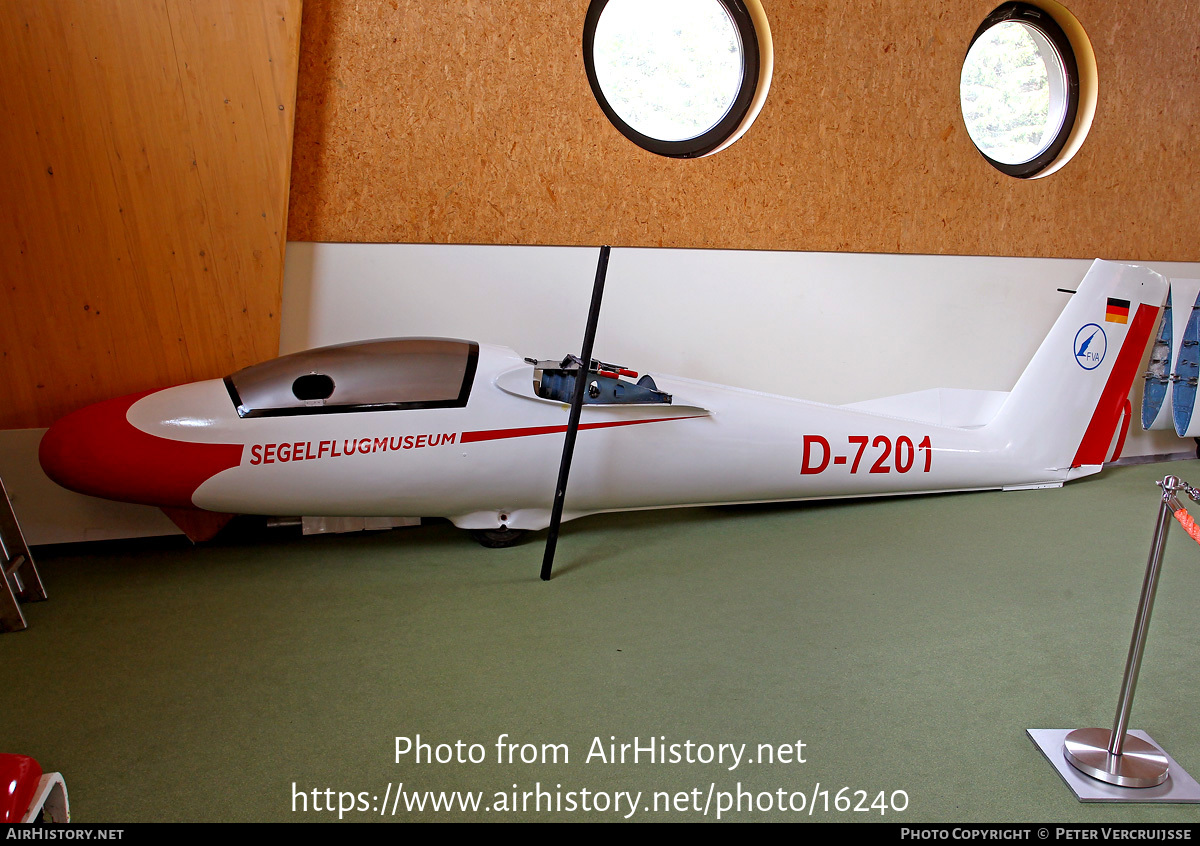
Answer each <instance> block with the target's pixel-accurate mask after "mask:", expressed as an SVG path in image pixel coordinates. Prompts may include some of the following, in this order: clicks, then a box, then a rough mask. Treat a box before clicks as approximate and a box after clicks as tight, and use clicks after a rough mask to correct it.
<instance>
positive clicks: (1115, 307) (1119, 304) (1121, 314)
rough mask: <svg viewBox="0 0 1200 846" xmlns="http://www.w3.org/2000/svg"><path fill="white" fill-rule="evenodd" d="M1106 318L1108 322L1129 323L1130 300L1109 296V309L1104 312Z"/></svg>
mask: <svg viewBox="0 0 1200 846" xmlns="http://www.w3.org/2000/svg"><path fill="white" fill-rule="evenodd" d="M1104 320H1105V321H1106V322H1108V323H1128V322H1129V300H1118V299H1117V298H1116V297H1109V298H1108V310H1107V311H1106V312H1105V313H1104Z"/></svg>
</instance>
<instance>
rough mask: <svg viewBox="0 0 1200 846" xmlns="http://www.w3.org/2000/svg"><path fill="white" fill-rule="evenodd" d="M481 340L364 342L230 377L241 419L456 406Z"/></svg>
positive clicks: (467, 388)
mask: <svg viewBox="0 0 1200 846" xmlns="http://www.w3.org/2000/svg"><path fill="white" fill-rule="evenodd" d="M478 361H479V345H478V344H476V343H475V342H474V341H459V340H454V339H451V338H392V339H389V340H382V341H360V342H356V343H350V344H340V345H338V346H333V347H320V348H318V349H314V350H305V351H304V352H298V353H293V354H292V355H285V356H281V357H280V358H275V359H272V360H270V361H265V362H263V363H262V364H255V365H252V366H251V367H247V368H244V369H242V370H239V371H238V372H236V373H234V374H233V375H232V376H226V377H225V387H226V388H227V389H228V390H229V396H230V397H231V398H232V400H233V404H234V406H235V407H236V408H237V412H238V414H239V415H240V416H241V417H284V416H291V415H297V414H328V413H334V412H350V411H390V410H396V409H408V408H456V407H461V406H464V405H466V404H467V397H469V396H470V394H471V383H472V382H473V381H474V379H475V367H476V365H477V364H478Z"/></svg>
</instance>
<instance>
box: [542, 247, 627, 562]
mask: <svg viewBox="0 0 1200 846" xmlns="http://www.w3.org/2000/svg"><path fill="white" fill-rule="evenodd" d="M610 250H611V248H610V247H609V246H608V245H607V244H605V245H604V246H603V247H601V248H600V262H599V264H597V265H596V283H595V284H594V285H593V286H592V304H591V307H590V308H589V309H588V319H587V328H586V329H584V331H583V353H582V354H581V355H580V356H579V358H580V362H581V363H580V365H579V372H578V373H577V375H576V376H575V394H574V396H572V397H571V416H570V417H569V418H568V419H567V439H566V441H565V442H564V443H563V454H562V462H561V463H560V464H559V465H558V484H557V485H556V486H555V488H554V508H553V510H551V512H550V534H548V535H547V536H546V554H545V555H544V556H543V557H542V581H543V582H546V581H549V580H550V570H551V569H552V568H553V567H554V550H555V548H556V547H557V546H558V526H559V524H560V523H561V522H562V512H563V500H564V499H565V498H566V496H567V477H568V476H569V475H571V456H572V455H574V454H575V436H576V435H578V434H579V416H580V414H582V413H583V392H584V391H586V390H587V381H588V374H589V373H590V372H591V368H592V344H593V343H594V342H595V340H596V323H597V322H598V321H599V320H600V301H601V299H603V297H604V277H605V276H606V275H607V274H608V254H609V252H610Z"/></svg>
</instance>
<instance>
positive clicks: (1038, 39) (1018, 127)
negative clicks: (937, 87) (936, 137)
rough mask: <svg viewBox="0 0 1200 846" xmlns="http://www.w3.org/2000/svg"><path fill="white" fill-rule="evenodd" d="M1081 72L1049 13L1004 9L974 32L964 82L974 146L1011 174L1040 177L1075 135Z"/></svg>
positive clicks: (965, 109)
mask: <svg viewBox="0 0 1200 846" xmlns="http://www.w3.org/2000/svg"><path fill="white" fill-rule="evenodd" d="M1079 88H1080V86H1079V70H1078V64H1077V62H1076V59H1075V51H1074V50H1073V49H1072V45H1071V40H1070V39H1069V38H1068V37H1067V34H1066V33H1065V32H1064V31H1063V28H1062V27H1061V26H1059V24H1058V23H1057V22H1056V21H1055V20H1054V18H1053V17H1052V16H1051V15H1050V14H1049V13H1048V12H1047V11H1045V10H1043V9H1041V8H1038V7H1037V6H1033V5H1030V4H1027V3H1005V4H1004V5H1003V6H1000V7H999V8H997V9H996V10H995V11H994V12H992V13H991V14H990V15H988V17H987V19H986V20H985V21H984V22H983V24H982V25H981V26H980V27H979V29H978V30H977V31H976V32H975V37H974V38H973V39H972V40H971V46H970V48H969V49H968V51H967V58H966V60H965V61H964V62H963V68H962V77H961V80H960V83H959V97H960V100H961V104H962V114H963V121H964V122H965V123H966V126H967V134H968V135H970V137H971V141H973V142H974V144H975V146H976V147H977V148H978V149H979V152H980V153H982V154H983V157H984V158H985V159H987V160H988V162H990V163H991V164H992V165H993V166H994V167H995V168H996V169H998V170H1000V171H1002V172H1003V173H1007V174H1008V175H1009V176H1017V177H1032V176H1038V175H1041V174H1042V172H1043V171H1044V170H1046V168H1048V167H1049V166H1050V165H1051V164H1053V163H1054V162H1055V160H1056V159H1058V158H1059V155H1060V153H1062V152H1063V149H1064V148H1065V147H1066V146H1067V142H1068V140H1069V139H1070V138H1071V135H1072V131H1073V130H1074V129H1075V124H1076V116H1077V114H1078V111H1079Z"/></svg>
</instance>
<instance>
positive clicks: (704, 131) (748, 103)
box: [583, 0, 771, 158]
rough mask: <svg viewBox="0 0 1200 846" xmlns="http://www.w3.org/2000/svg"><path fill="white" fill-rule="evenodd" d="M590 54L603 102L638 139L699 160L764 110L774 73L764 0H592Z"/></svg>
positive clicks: (586, 47) (587, 28) (586, 38)
mask: <svg viewBox="0 0 1200 846" xmlns="http://www.w3.org/2000/svg"><path fill="white" fill-rule="evenodd" d="M583 61H584V66H585V68H586V70H587V77H588V82H589V83H590V84H591V87H592V93H593V94H594V95H595V96H596V100H597V102H599V104H600V108H601V109H603V110H604V114H605V115H606V116H607V117H608V119H609V120H610V121H612V123H613V125H614V126H616V128H617V129H619V130H620V131H621V132H622V134H624V135H625V137H627V138H628V139H629V140H631V141H633V142H634V143H635V144H637V145H639V146H641V147H644V148H645V149H647V150H649V151H651V152H653V153H658V154H659V155H663V156H673V157H676V158H695V157H699V156H706V155H709V154H710V153H713V152H716V151H717V150H719V149H722V148H723V147H725V146H727V145H728V144H730V143H732V142H733V141H735V140H736V139H737V138H738V137H740V136H741V134H742V133H743V132H745V131H746V129H747V128H748V127H749V125H750V122H751V121H753V120H754V118H755V116H757V114H758V110H759V109H760V108H761V107H762V103H763V100H764V99H765V97H766V89H767V87H768V86H769V85H770V76H771V41H770V29H769V27H768V26H767V22H766V16H765V14H763V12H762V7H761V5H760V4H759V1H758V0H744V2H743V0H592V2H591V4H590V5H589V7H588V11H587V16H586V18H585V21H584V30H583Z"/></svg>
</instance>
